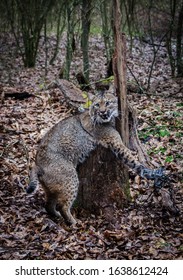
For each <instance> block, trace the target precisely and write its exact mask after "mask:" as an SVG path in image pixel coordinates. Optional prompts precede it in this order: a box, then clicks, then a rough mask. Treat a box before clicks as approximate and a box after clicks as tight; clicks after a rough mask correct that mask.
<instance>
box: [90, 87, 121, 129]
mask: <svg viewBox="0 0 183 280" xmlns="http://www.w3.org/2000/svg"><path fill="white" fill-rule="evenodd" d="M89 112H90V117H91V119H92V122H93V123H94V124H102V123H108V122H110V121H111V120H112V119H113V118H115V117H117V116H118V100H117V97H116V96H114V94H112V93H109V92H106V93H104V94H97V95H96V96H95V97H94V99H93V102H92V104H91V106H90V111H89Z"/></svg>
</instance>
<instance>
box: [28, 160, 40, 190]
mask: <svg viewBox="0 0 183 280" xmlns="http://www.w3.org/2000/svg"><path fill="white" fill-rule="evenodd" d="M37 187H38V170H37V166H36V165H34V166H33V167H32V170H31V172H30V182H29V185H28V187H27V189H26V192H27V193H28V194H31V193H33V192H34V191H35V190H36V189H37Z"/></svg>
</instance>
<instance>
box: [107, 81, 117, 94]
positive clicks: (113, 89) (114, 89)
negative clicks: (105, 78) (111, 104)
mask: <svg viewBox="0 0 183 280" xmlns="http://www.w3.org/2000/svg"><path fill="white" fill-rule="evenodd" d="M107 92H108V93H110V94H113V95H114V96H116V88H115V86H114V84H111V85H110V87H109V89H108V91H107Z"/></svg>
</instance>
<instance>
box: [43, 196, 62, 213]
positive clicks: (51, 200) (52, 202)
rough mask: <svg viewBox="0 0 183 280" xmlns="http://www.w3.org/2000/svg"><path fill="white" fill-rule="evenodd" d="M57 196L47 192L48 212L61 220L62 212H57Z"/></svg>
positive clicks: (46, 206)
mask: <svg viewBox="0 0 183 280" xmlns="http://www.w3.org/2000/svg"><path fill="white" fill-rule="evenodd" d="M57 197H58V195H57V194H51V193H49V192H46V205H45V208H46V211H47V212H48V213H49V214H50V215H52V216H55V217H57V218H60V217H61V215H60V212H59V211H57V210H56V205H57Z"/></svg>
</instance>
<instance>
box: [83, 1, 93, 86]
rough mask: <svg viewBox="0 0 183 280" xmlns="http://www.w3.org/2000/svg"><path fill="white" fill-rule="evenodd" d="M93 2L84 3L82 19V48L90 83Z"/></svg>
mask: <svg viewBox="0 0 183 280" xmlns="http://www.w3.org/2000/svg"><path fill="white" fill-rule="evenodd" d="M91 4H92V2H91V1H88V0H83V1H82V10H81V19H82V34H81V48H82V52H83V70H84V71H83V72H84V76H85V78H86V80H87V81H89V56H88V40H89V33H90V25H91V19H90V18H91V9H92V5H91Z"/></svg>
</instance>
